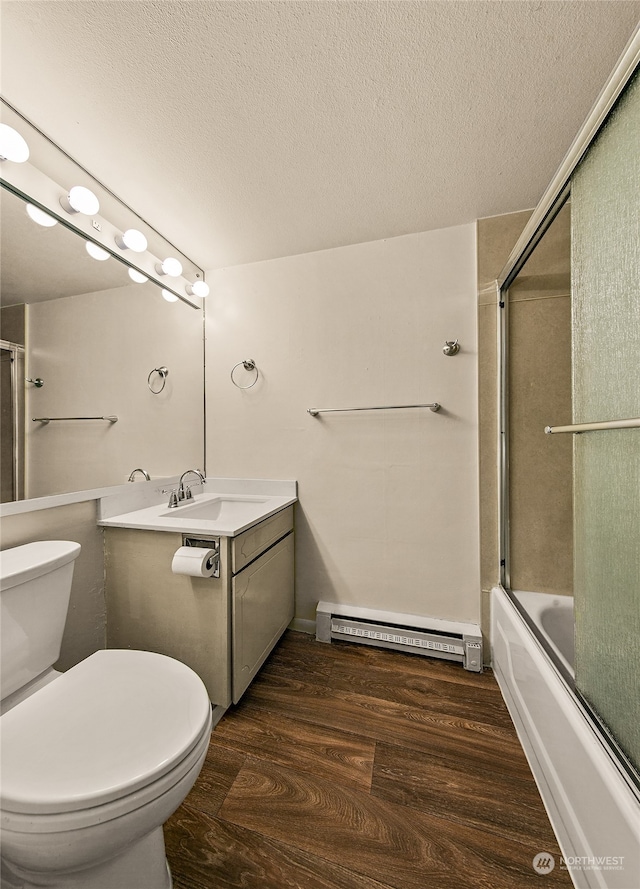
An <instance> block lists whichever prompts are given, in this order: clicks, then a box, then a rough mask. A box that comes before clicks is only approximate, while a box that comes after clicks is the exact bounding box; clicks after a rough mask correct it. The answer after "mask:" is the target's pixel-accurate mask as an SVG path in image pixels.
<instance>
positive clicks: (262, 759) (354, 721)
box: [165, 631, 572, 889]
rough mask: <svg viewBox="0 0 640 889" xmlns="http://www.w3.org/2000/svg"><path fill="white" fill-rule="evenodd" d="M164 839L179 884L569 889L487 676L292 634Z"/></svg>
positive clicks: (234, 712) (236, 888)
mask: <svg viewBox="0 0 640 889" xmlns="http://www.w3.org/2000/svg"><path fill="white" fill-rule="evenodd" d="M165 841H166V847H167V858H168V860H169V864H170V866H171V870H172V873H173V881H174V889H454V887H455V889H529V887H532V889H533V887H536V889H546V887H563V886H565V887H570V886H571V885H572V884H571V880H570V878H569V876H568V874H567V872H566V871H564V870H561V869H560V867H559V863H560V850H559V849H558V845H557V843H556V840H555V837H554V834H553V831H552V829H551V826H550V824H549V821H548V818H547V815H546V813H545V810H544V807H543V805H542V801H541V800H540V797H539V794H538V791H537V788H536V785H535V782H534V780H533V777H532V775H531V772H530V770H529V766H528V764H527V762H526V759H525V757H524V754H523V752H522V749H521V747H520V744H519V742H518V740H517V737H516V733H515V730H514V728H513V725H512V723H511V719H510V717H509V714H508V712H507V709H506V707H505V705H504V702H503V700H502V696H501V694H500V692H499V690H498V686H497V684H496V682H495V680H494V678H493V675H492V674H491V673H490V672H485V673H482V674H476V673H469V672H467V671H466V670H464V669H463V668H462V667H461V666H460V665H458V664H454V663H449V662H446V661H439V660H434V659H430V658H423V657H419V656H414V655H404V654H400V653H398V652H391V651H385V650H382V649H376V648H369V647H366V646H361V645H355V644H350V643H332V644H331V645H325V644H322V643H319V642H316V641H315V639H314V638H313V637H312V636H308V635H305V634H303V633H296V632H291V631H287V633H285V635H284V636H283V638H282V640H281V642H280V643H279V645H278V646H277V647H276V649H275V650H274V652H273V653H272V655H271V657H270V658H269V660H268V661H267V663H266V664H265V666H264V667H263V669H262V671H261V672H260V674H259V675H258V677H257V678H256V679H255V681H254V682H253V684H252V685H251V687H250V688H249V690H248V691H247V692H246V694H245V696H244V697H243V699H242V701H241V702H240V704H239V705H238V706H237V707H235V708H232V709H231V710H230V711H228V712H227V713H226V714H225V716H224V717H223V719H222V720H221V722H220V723H219V724H218V726H217V727H216V728H215V730H214V732H213V734H212V736H211V744H210V747H209V753H208V755H207V759H206V761H205V764H204V767H203V769H202V772H201V774H200V777H199V779H198V781H197V783H196V785H195V787H194V788H193V790H192V792H191V793H190V794H189V796H188V797H187V799H186V800H185V802H184V803H183V805H182V806H181V807H180V809H178V811H177V812H176V813H175V814H174V815H173V816H172V817H171V818H170V819H169V821H168V822H167V823H166V825H165ZM542 851H545V852H550V853H551V854H552V855H554V856H555V858H556V862H557V863H558V866H557V867H556V868H555V869H554V870H553V871H552V872H551V873H550V874H545V875H542V876H541V875H539V874H537V873H536V872H535V871H534V870H533V867H532V861H533V858H534V856H535V855H536V854H537V853H538V852H542Z"/></svg>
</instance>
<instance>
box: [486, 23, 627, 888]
mask: <svg viewBox="0 0 640 889" xmlns="http://www.w3.org/2000/svg"><path fill="white" fill-rule="evenodd" d="M639 68H640V26H638V27H637V28H636V30H635V32H634V34H633V36H632V38H631V40H630V41H629V43H628V44H627V47H626V49H625V51H624V53H623V55H622V57H621V59H620V61H619V62H618V65H617V67H616V69H615V70H614V72H613V73H612V75H611V77H610V78H609V80H608V82H607V84H606V85H605V87H604V89H603V90H602V92H601V94H600V96H599V98H598V100H597V101H596V104H595V105H594V107H593V109H592V111H591V113H590V114H589V116H588V118H587V120H586V122H585V124H584V125H583V127H582V129H581V130H580V132H579V133H578V135H577V136H576V138H575V139H574V141H573V143H572V145H571V147H570V149H569V151H568V153H567V155H566V156H565V159H564V160H563V162H562V164H561V166H560V168H559V169H558V171H557V173H556V175H555V176H554V178H553V180H552V181H551V183H550V185H549V186H548V188H547V190H546V191H545V193H544V195H543V196H542V199H541V200H540V202H539V204H538V206H537V207H536V209H535V210H534V212H533V214H532V215H531V217H530V219H529V222H528V223H527V225H526V226H525V228H524V230H523V232H522V234H521V236H520V238H519V239H518V241H517V242H516V244H515V246H514V248H513V250H512V251H511V254H510V255H509V258H508V260H507V263H506V265H505V266H504V268H503V270H502V272H501V273H500V275H499V277H498V278H497V279H496V284H495V286H496V296H497V302H498V306H499V314H500V319H499V323H498V335H497V349H498V381H497V386H498V405H497V408H498V428H497V429H496V436H497V440H496V448H497V458H498V459H497V462H498V537H499V539H498V553H499V562H500V564H499V570H498V571H497V572H496V574H497V576H499V578H500V581H499V585H498V586H496V587H495V588H494V589H493V591H492V602H491V609H492V617H491V638H492V654H493V663H494V671H495V675H496V678H497V679H498V682H499V684H500V688H501V690H502V692H503V695H504V697H505V700H506V702H507V705H508V707H509V710H510V713H511V715H512V718H513V719H514V723H515V725H516V728H517V730H518V735H519V737H520V740H521V743H522V745H523V748H524V750H525V753H526V755H527V758H528V760H529V764H530V766H531V769H532V772H533V774H534V777H535V778H536V782H537V783H538V787H539V789H540V793H541V795H542V798H543V800H544V802H545V805H546V807H547V811H548V813H549V817H550V819H551V822H552V824H553V827H554V830H555V831H556V834H557V837H558V840H559V842H560V846H561V849H562V851H563V855H564V856H567V855H569V856H571V855H572V854H580V853H581V850H584V849H593V848H597V847H598V844H599V843H600V842H601V841H602V834H603V825H602V822H600V821H599V815H600V813H601V812H608V813H609V815H610V818H609V822H610V823H609V826H611V825H613V827H614V828H615V830H614V831H613V834H611V836H613V837H618V836H619V837H626V841H625V842H626V845H624V851H625V854H627V856H628V857H627V861H628V863H629V866H631V867H637V868H639V869H640V843H638V841H637V823H638V818H639V812H640V809H639V806H640V784H639V783H638V775H637V772H636V771H635V770H634V769H633V767H632V766H631V764H630V763H629V761H628V760H627V758H626V757H625V755H624V754H623V752H622V751H621V750H620V748H619V746H618V745H617V743H616V741H615V739H614V738H612V736H611V735H610V734H609V733H608V731H607V730H606V727H605V726H604V725H603V724H602V722H601V721H600V720H599V718H598V717H597V715H596V714H595V713H594V712H593V709H592V708H591V707H590V705H589V703H588V702H587V701H585V699H584V698H583V697H582V696H581V695H580V693H579V692H578V691H577V689H576V686H575V679H574V677H573V675H572V674H571V673H569V672H568V671H567V670H566V669H565V670H563V669H562V666H561V665H559V664H558V663H557V661H554V659H553V657H552V656H550V649H549V645H548V644H545V640H544V637H543V635H542V634H541V633H540V631H539V629H538V628H536V626H535V624H534V622H533V620H532V619H531V617H530V616H529V615H528V614H527V613H526V610H525V608H524V607H523V605H522V604H521V603H520V602H519V601H518V600H517V598H516V597H515V596H514V595H513V594H512V592H511V570H510V551H509V550H510V531H511V529H510V523H509V514H510V504H509V438H508V432H509V373H508V368H509V288H510V286H511V285H512V283H513V282H514V280H515V278H516V276H517V275H518V274H519V272H520V271H521V270H522V268H523V266H524V265H525V263H526V262H527V260H528V259H529V257H530V256H531V255H532V253H533V251H534V250H535V248H536V247H537V245H538V244H539V243H540V241H541V240H542V238H543V236H544V235H545V233H546V232H547V230H548V229H549V227H550V226H551V224H552V223H553V221H554V220H555V218H556V216H557V215H558V213H559V212H560V210H561V208H562V207H563V205H564V204H565V202H566V200H567V199H568V198H569V196H570V192H571V178H572V175H573V173H574V171H575V170H576V168H577V166H578V164H579V163H580V161H581V160H582V159H583V158H584V156H585V155H586V153H587V151H588V150H589V148H590V146H591V144H592V143H593V141H594V139H595V138H596V136H597V134H598V133H599V131H600V129H601V127H602V125H603V124H604V122H605V120H606V118H607V116H608V114H609V112H610V111H611V109H612V108H613V106H614V104H615V103H616V101H617V99H618V98H619V97H620V96H621V94H622V92H623V91H624V89H625V87H626V86H627V84H628V83H629V81H630V80H631V78H632V77H633V75H634V74H635V73H636V71H637V70H638V69H639ZM525 661H526V665H527V666H526V667H525V666H523V664H524V663H525ZM522 670H524V673H525V674H526V677H525V678H526V682H525V681H523V679H522V676H521V675H519V672H521V671H522ZM540 708H542V709H540ZM565 729H566V733H564V732H565ZM566 750H570V751H571V755H570V756H569V757H567V755H566ZM576 764H579V773H580V781H579V782H578V784H577V785H576V783H575V774H576ZM634 825H635V828H636V829H634ZM607 842H608V840H607ZM612 847H613V845H612ZM571 877H572V880H573V882H574V885H575V886H577V887H580V889H583V887H584V889H596V887H597V889H603V887H604V886H605V885H606V886H607V887H609V889H612V887H613V886H614V885H615V886H616V887H619V886H622V885H625V889H627V884H624V882H622V883H621V882H620V880H621V879H622V880H624V876H622V875H618V876H614V875H613V874H611V875H610V879H611V880H612V881H613V882H612V883H611V886H609V882H605V881H607V880H608V879H609V877H607V875H606V874H604V873H599V872H597V871H590V870H589V869H588V868H583V867H580V866H576V867H575V868H574V869H572V871H571Z"/></svg>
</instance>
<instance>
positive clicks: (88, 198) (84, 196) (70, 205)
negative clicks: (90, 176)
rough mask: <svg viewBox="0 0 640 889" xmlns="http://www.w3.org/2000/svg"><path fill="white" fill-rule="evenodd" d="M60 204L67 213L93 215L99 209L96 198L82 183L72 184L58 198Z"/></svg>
mask: <svg viewBox="0 0 640 889" xmlns="http://www.w3.org/2000/svg"><path fill="white" fill-rule="evenodd" d="M60 204H61V206H62V207H63V208H64V209H65V210H66V211H67V213H84V215H85V216H93V215H94V214H96V213H97V212H98V210H99V209H100V202H99V201H98V198H97V197H96V196H95V195H94V193H93V192H92V191H89V189H88V188H85V187H84V185H74V186H73V188H71V189H70V190H69V193H68V194H65V195H63V196H62V197H61V198H60Z"/></svg>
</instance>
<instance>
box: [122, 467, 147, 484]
mask: <svg viewBox="0 0 640 889" xmlns="http://www.w3.org/2000/svg"><path fill="white" fill-rule="evenodd" d="M136 472H141V473H142V474H143V475H144V477H145V479H146V481H148V482H150V481H151V476H150V475H149V473H148V472H147V470H146V469H134V470H133V472H132V473H131V475H130V476H129V478H128V479H127V481H128V482H132V481H133V477H134V475H135V474H136Z"/></svg>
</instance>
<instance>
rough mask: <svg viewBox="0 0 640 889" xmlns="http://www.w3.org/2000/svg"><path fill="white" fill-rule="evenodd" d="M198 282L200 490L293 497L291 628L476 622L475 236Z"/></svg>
mask: <svg viewBox="0 0 640 889" xmlns="http://www.w3.org/2000/svg"><path fill="white" fill-rule="evenodd" d="M207 280H208V281H209V283H210V285H211V289H212V293H211V296H209V297H208V298H207V306H206V313H207V322H206V329H207V343H206V385H207V418H206V432H207V473H208V474H209V475H216V476H251V477H262V478H295V479H297V480H298V482H299V497H300V503H299V505H298V508H297V514H296V532H297V545H296V586H297V593H296V595H297V608H296V616H297V617H298V618H300V619H303V620H312V619H314V616H315V607H316V604H317V602H318V600H320V599H325V600H329V601H336V602H346V603H349V604H356V605H362V606H370V607H375V608H387V609H393V610H398V611H401V612H407V613H411V612H412V613H420V614H425V615H431V616H437V617H443V618H450V619H458V620H473V621H477V620H479V588H480V585H479V561H478V456H477V453H478V448H477V432H478V430H477V394H476V393H477V386H476V358H477V355H476V244H475V226H474V225H464V226H458V227H455V228H449V229H443V230H439V231H433V232H426V233H421V234H412V235H407V236H404V237H398V238H393V239H389V240H383V241H375V242H371V243H366V244H358V245H355V246H349V247H342V248H338V249H333V250H326V251H320V252H316V253H310V254H305V255H301V256H293V257H287V258H284V259H278V260H271V261H266V262H260V263H255V264H251V265H245V266H237V267H233V268H228V269H221V270H217V271H214V272H210V273H209V274H208V275H207ZM455 338H459V340H460V342H461V345H462V351H461V352H460V353H459V355H457V356H456V357H454V358H448V357H445V356H444V355H443V353H442V346H443V345H444V342H445V340H448V339H455ZM247 358H253V359H255V361H256V363H257V366H258V368H259V369H260V378H259V381H258V383H257V385H256V386H255V387H253V388H251V389H248V390H246V391H241V390H240V389H238V388H236V387H234V386H233V385H232V383H231V381H230V379H229V373H230V371H231V368H232V366H233V365H234V364H236V363H237V362H239V361H241V360H243V359H247ZM236 373H237V375H238V381H239V382H240V383H248V382H249V381H250V379H251V378H250V376H249V375H248V374H247V375H245V374H244V371H243V370H242V368H239V369H238V371H236ZM431 401H439V402H441V403H442V405H443V410H442V411H441V412H440V413H439V414H434V413H432V412H431V411H429V410H414V411H406V412H405V411H390V412H382V411H374V412H370V413H361V412H358V413H344V414H342V413H341V414H327V415H323V416H322V417H321V418H320V417H318V418H316V419H314V418H312V417H311V416H310V415H309V414H308V413H307V408H309V407H345V406H346V407H348V406H359V405H361V406H364V405H384V404H415V403H424V402H431Z"/></svg>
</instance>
